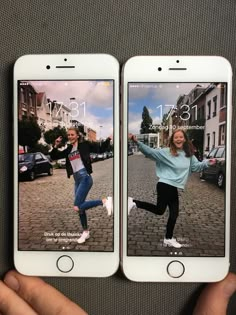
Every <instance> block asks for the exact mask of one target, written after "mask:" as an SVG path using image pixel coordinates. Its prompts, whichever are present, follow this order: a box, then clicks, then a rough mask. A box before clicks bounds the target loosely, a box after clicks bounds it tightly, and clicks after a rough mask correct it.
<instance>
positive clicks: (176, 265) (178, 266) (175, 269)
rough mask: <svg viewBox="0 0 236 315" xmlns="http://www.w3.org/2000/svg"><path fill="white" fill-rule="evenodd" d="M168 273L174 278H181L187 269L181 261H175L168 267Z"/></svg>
mask: <svg viewBox="0 0 236 315" xmlns="http://www.w3.org/2000/svg"><path fill="white" fill-rule="evenodd" d="M167 272H168V274H169V276H170V277H172V278H180V277H181V276H182V275H183V274H184V272H185V268H184V265H183V264H182V263H181V262H180V261H178V260H173V261H171V262H170V263H169V265H168V266H167Z"/></svg>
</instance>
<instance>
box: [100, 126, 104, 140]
mask: <svg viewBox="0 0 236 315" xmlns="http://www.w3.org/2000/svg"><path fill="white" fill-rule="evenodd" d="M102 127H103V126H100V141H102Z"/></svg>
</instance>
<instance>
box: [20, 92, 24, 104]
mask: <svg viewBox="0 0 236 315" xmlns="http://www.w3.org/2000/svg"><path fill="white" fill-rule="evenodd" d="M20 101H21V103H25V94H24V89H22V88H21V89H20Z"/></svg>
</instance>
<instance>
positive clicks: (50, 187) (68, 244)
mask: <svg viewBox="0 0 236 315" xmlns="http://www.w3.org/2000/svg"><path fill="white" fill-rule="evenodd" d="M112 167H113V159H108V160H105V161H99V162H97V163H94V164H93V174H92V176H93V187H92V189H91V190H90V192H89V195H88V196H87V199H101V198H103V197H106V196H112V173H113V172H112ZM19 196H20V201H19V207H20V228H19V230H20V233H19V249H21V250H72V251H73V250H80V251H112V250H113V216H110V217H108V216H107V210H106V208H104V207H102V206H99V207H95V208H92V209H89V210H87V212H86V213H87V218H88V224H89V229H90V238H89V239H88V240H87V241H86V243H85V244H81V245H79V244H78V243H77V240H78V238H79V233H80V232H81V231H82V229H81V224H80V220H79V215H78V213H76V212H74V210H73V201H74V179H73V176H72V177H70V179H68V178H67V175H66V170H65V169H55V170H54V174H53V176H44V175H43V176H40V177H37V178H36V179H35V180H34V181H32V182H20V183H19Z"/></svg>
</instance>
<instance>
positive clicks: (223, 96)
mask: <svg viewBox="0 0 236 315" xmlns="http://www.w3.org/2000/svg"><path fill="white" fill-rule="evenodd" d="M220 87H221V89H220V107H224V106H226V86H225V84H221V86H220Z"/></svg>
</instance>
